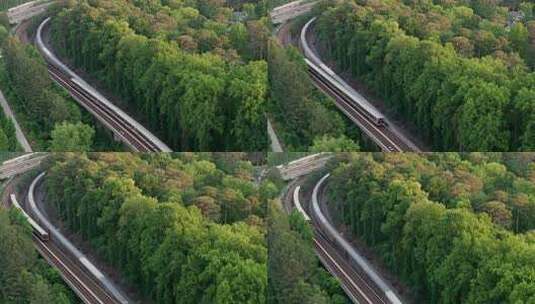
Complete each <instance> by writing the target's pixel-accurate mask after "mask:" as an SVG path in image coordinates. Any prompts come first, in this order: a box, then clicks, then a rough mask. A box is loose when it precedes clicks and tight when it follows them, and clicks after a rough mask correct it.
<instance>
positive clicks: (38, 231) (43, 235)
mask: <svg viewBox="0 0 535 304" xmlns="http://www.w3.org/2000/svg"><path fill="white" fill-rule="evenodd" d="M10 198H11V204H13V206H15V208H17V209H19V210H20V212H22V215H24V217H25V218H26V220H28V223H30V225H31V226H32V230H33V233H34V234H35V235H36V236H37V237H38V238H39V239H40V240H41V241H43V242H46V241H48V240H50V234H49V233H48V231H46V230H45V229H43V228H42V227H41V226H40V225H39V224H37V222H36V221H34V220H33V219H32V218H31V217H30V216H29V215H28V214H27V213H26V211H24V209H22V207H21V206H20V204H19V202H18V201H17V197H16V196H15V194H14V193H12V194H11V195H10Z"/></svg>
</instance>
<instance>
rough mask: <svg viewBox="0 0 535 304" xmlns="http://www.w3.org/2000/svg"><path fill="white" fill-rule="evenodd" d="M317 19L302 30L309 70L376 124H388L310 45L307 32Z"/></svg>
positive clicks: (302, 43) (301, 38) (311, 20)
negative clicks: (340, 93) (339, 92)
mask: <svg viewBox="0 0 535 304" xmlns="http://www.w3.org/2000/svg"><path fill="white" fill-rule="evenodd" d="M315 20H316V17H314V18H312V19H310V20H309V21H308V22H307V23H306V24H305V25H304V26H303V29H302V30H301V37H300V45H301V49H302V50H303V53H304V55H305V62H306V63H307V65H308V66H309V70H310V71H311V72H312V73H314V74H316V75H317V76H318V77H321V78H323V79H325V81H328V82H329V83H330V84H331V85H332V86H334V87H335V88H336V89H337V90H338V91H341V92H342V93H343V94H344V95H345V96H346V97H347V98H349V99H350V100H351V103H352V104H353V105H355V106H357V107H358V108H359V109H360V110H361V113H363V114H364V115H366V117H368V118H369V119H370V120H371V121H373V123H374V124H375V125H376V126H379V127H385V126H387V123H386V120H385V117H384V115H383V114H382V113H381V112H379V111H378V110H377V109H376V108H375V107H374V106H373V105H372V104H371V103H369V102H368V101H367V100H366V98H364V97H363V96H362V95H360V94H359V93H358V92H357V91H355V90H354V89H353V88H352V87H351V86H349V85H348V84H347V83H346V82H345V81H344V80H343V79H342V78H340V76H338V75H336V73H334V72H333V71H332V70H331V69H330V68H329V67H328V66H327V65H325V64H324V63H323V62H322V61H321V59H320V58H319V57H318V56H316V54H315V53H314V52H313V51H312V50H311V49H310V47H309V46H308V42H307V40H306V33H307V31H308V28H309V27H310V25H311V24H312V22H314V21H315Z"/></svg>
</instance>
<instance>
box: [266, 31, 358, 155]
mask: <svg viewBox="0 0 535 304" xmlns="http://www.w3.org/2000/svg"><path fill="white" fill-rule="evenodd" d="M268 63H269V87H270V89H269V94H270V104H269V109H268V112H269V113H270V116H271V117H272V118H273V123H274V126H275V129H276V132H277V136H279V137H280V138H281V140H282V142H283V144H284V149H285V150H286V151H309V150H310V151H332V152H341V151H358V150H359V145H358V143H357V142H356V140H354V139H353V138H358V137H357V136H354V133H356V132H355V130H354V129H355V128H356V127H355V126H354V124H353V123H352V122H350V121H348V119H347V118H345V117H344V116H342V114H340V112H339V111H338V110H337V109H336V107H335V105H334V102H333V101H332V100H330V99H329V97H326V96H325V95H324V94H323V93H321V92H320V91H319V90H317V89H316V88H315V87H314V86H313V85H312V83H310V82H306V81H302V79H307V78H308V73H307V67H306V64H305V61H304V60H303V56H302V55H301V54H300V53H299V51H298V50H297V49H296V48H295V47H292V46H289V47H287V48H284V47H282V46H281V45H280V44H279V43H278V42H277V41H275V40H274V39H271V40H270V41H269V58H268ZM346 134H352V135H350V136H349V137H348V136H346Z"/></svg>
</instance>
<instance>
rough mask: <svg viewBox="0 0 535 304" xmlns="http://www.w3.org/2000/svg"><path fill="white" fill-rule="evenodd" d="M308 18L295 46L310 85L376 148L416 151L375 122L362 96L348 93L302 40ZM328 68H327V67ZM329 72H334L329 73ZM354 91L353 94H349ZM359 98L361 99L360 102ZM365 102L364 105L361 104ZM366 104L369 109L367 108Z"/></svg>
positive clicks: (307, 26)
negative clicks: (333, 103)
mask: <svg viewBox="0 0 535 304" xmlns="http://www.w3.org/2000/svg"><path fill="white" fill-rule="evenodd" d="M314 19H315V18H312V19H311V20H310V21H309V22H307V23H306V24H305V26H303V28H302V29H301V35H300V39H299V47H300V49H301V50H302V52H303V54H304V56H305V58H306V60H305V61H306V63H307V66H308V72H309V75H310V78H311V79H312V81H313V83H314V85H315V86H316V87H318V88H319V89H320V90H322V91H323V92H325V93H326V94H328V95H329V96H331V97H333V99H334V101H335V104H336V106H337V107H338V108H339V109H340V110H341V111H342V112H343V113H344V114H345V115H346V116H347V117H348V118H349V119H351V121H353V122H354V123H355V124H356V125H357V126H358V127H359V128H360V129H361V130H362V131H364V133H366V134H367V135H368V137H370V138H371V139H372V140H373V141H374V142H375V143H376V144H377V145H378V146H379V147H380V148H381V150H382V151H385V152H405V151H415V152H420V149H419V148H418V147H417V146H416V145H415V144H414V143H412V142H410V141H409V140H408V139H407V138H403V137H401V136H399V135H398V134H396V132H394V131H393V130H392V129H391V128H390V127H389V125H390V124H391V123H390V122H389V124H386V125H378V124H377V123H375V122H374V121H373V120H372V119H371V118H370V117H368V116H369V113H367V111H372V112H374V114H375V113H379V112H378V111H377V110H376V109H375V108H373V106H371V105H369V103H368V102H367V101H366V100H365V99H364V97H362V96H360V95H359V96H352V93H351V92H350V91H349V90H348V87H349V86H348V85H347V84H345V83H344V82H343V80H341V78H340V77H338V76H337V75H336V74H334V73H333V72H332V71H331V70H330V69H328V68H327V67H326V66H325V64H324V63H323V62H321V60H320V59H319V58H318V57H317V56H316V55H314V54H313V52H312V51H311V49H310V46H309V44H308V41H307V39H306V37H307V31H308V28H309V26H310V24H311V23H312V22H313V21H314ZM327 69H328V70H327ZM330 74H334V75H333V76H331V75H330ZM353 94H357V93H353ZM360 100H362V101H360ZM361 102H362V103H365V104H364V105H362V104H361ZM367 107H372V108H373V109H371V110H367V109H366V108H367Z"/></svg>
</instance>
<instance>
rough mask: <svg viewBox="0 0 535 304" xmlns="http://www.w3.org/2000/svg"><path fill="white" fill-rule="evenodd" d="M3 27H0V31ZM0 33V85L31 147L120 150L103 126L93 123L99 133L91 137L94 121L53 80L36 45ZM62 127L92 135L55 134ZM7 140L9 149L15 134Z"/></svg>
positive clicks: (61, 149)
mask: <svg viewBox="0 0 535 304" xmlns="http://www.w3.org/2000/svg"><path fill="white" fill-rule="evenodd" d="M4 30H5V28H3V27H0V32H3V31H4ZM0 36H1V37H2V39H1V48H2V59H1V61H0V87H1V89H2V92H3V93H4V95H5V97H6V99H7V101H8V102H9V104H10V106H11V108H12V109H13V111H14V112H15V113H16V116H17V118H18V121H19V123H20V124H21V128H23V130H24V131H25V135H26V136H27V137H28V140H29V141H30V145H31V146H32V148H33V149H34V150H36V151H48V150H54V151H79V150H80V149H89V150H102V149H104V150H106V149H116V150H121V148H120V146H119V144H114V143H112V142H111V141H112V139H111V138H110V136H109V134H107V133H106V132H105V131H104V130H103V128H102V127H96V129H97V131H98V136H97V138H96V139H94V134H95V128H93V127H91V126H90V125H88V123H91V124H94V120H93V118H91V116H90V114H88V113H85V112H84V113H82V112H81V110H80V107H79V106H78V105H77V104H76V102H75V101H74V100H72V99H71V98H70V97H69V96H68V93H67V92H66V91H65V90H63V89H62V88H60V87H59V86H57V85H55V84H54V83H53V82H52V80H51V79H50V77H49V75H48V72H47V69H46V65H45V63H44V62H43V59H42V58H41V56H40V55H39V53H38V51H37V50H36V49H35V47H33V46H31V45H24V44H22V43H21V42H20V41H19V40H18V39H17V38H16V37H12V36H9V37H8V36H7V31H6V35H0ZM7 125H8V127H6V129H5V130H8V132H9V133H10V134H14V128H13V127H12V126H11V127H9V125H11V123H10V122H9V123H8V124H7ZM65 128H69V129H77V131H76V132H79V133H85V134H88V133H89V134H91V136H89V138H87V137H84V138H83V139H84V141H80V142H78V141H76V137H70V136H67V137H65V136H64V137H58V136H60V135H62V134H64V135H69V133H66V132H62V129H65ZM88 129H90V131H88ZM11 130H12V131H11ZM54 133H55V134H57V136H56V138H52V134H54ZM71 134H72V133H71ZM0 137H1V133H0ZM0 142H1V139H0ZM8 142H9V145H8V147H9V149H11V148H12V147H13V145H15V144H16V138H15V137H14V136H12V137H11V139H10V137H9V136H8ZM63 143H68V145H63ZM0 148H1V146H0Z"/></svg>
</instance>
